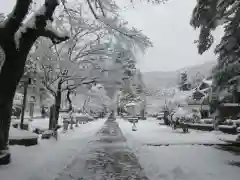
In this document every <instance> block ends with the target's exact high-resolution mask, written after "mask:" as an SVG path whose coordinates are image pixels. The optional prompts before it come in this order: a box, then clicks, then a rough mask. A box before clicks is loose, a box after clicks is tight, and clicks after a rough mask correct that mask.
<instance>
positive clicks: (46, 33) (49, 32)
mask: <svg viewBox="0 0 240 180" xmlns="http://www.w3.org/2000/svg"><path fill="white" fill-rule="evenodd" d="M39 35H40V36H43V37H47V38H50V39H51V41H52V42H53V44H59V43H61V42H63V41H66V40H67V39H68V38H69V37H68V36H67V35H65V34H60V33H59V32H58V31H57V30H55V29H54V28H53V27H52V24H51V22H50V21H47V26H46V27H45V29H44V30H43V31H41V32H40V34H39Z"/></svg>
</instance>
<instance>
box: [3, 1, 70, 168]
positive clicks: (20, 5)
mask: <svg viewBox="0 0 240 180" xmlns="http://www.w3.org/2000/svg"><path fill="white" fill-rule="evenodd" d="M31 2H32V1H31V0H25V1H22V0H17V1H16V5H15V8H14V10H13V12H12V13H10V14H9V16H8V18H7V19H6V20H5V22H4V23H2V24H1V26H0V34H1V36H0V47H1V49H2V50H3V53H2V54H0V60H1V61H2V62H3V65H2V67H0V84H1V85H2V87H1V88H0V153H1V151H2V150H4V149H7V145H8V135H9V127H10V121H11V113H12V103H13V98H14V94H15V91H16V87H17V85H18V83H19V81H20V79H21V77H22V75H23V73H24V66H25V62H26V59H27V55H28V53H29V51H30V49H31V47H32V45H33V43H34V42H35V40H36V39H37V38H38V37H40V36H44V37H49V38H50V39H51V40H52V42H53V43H56V44H57V43H60V42H62V41H65V40H66V39H67V37H66V36H65V37H63V36H61V37H60V36H59V35H58V34H56V33H55V32H54V31H53V29H52V28H46V25H47V20H52V15H53V12H54V10H55V8H56V6H57V5H58V1H57V0H46V1H45V4H44V5H43V6H44V7H42V8H44V9H45V12H44V13H38V14H36V15H35V17H32V18H31V19H30V20H29V21H30V22H31V25H33V26H26V27H23V29H21V31H19V28H20V26H21V25H22V21H23V20H24V18H25V16H26V14H27V13H28V9H29V6H30V4H31ZM32 23H34V24H32ZM17 31H18V32H17ZM9 157H10V156H9ZM0 161H1V157H0ZM5 162H7V161H5ZM0 164H1V162H0Z"/></svg>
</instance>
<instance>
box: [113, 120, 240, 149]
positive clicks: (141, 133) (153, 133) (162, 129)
mask: <svg viewBox="0 0 240 180" xmlns="http://www.w3.org/2000/svg"><path fill="white" fill-rule="evenodd" d="M117 121H118V123H119V126H120V128H121V130H122V131H123V133H124V135H125V137H127V138H128V139H131V141H138V142H139V143H141V144H207V143H209V144H218V143H223V142H222V141H221V140H219V139H220V138H226V139H235V138H236V137H237V136H235V135H227V134H223V133H221V132H206V131H197V130H192V129H189V132H190V133H186V134H185V133H182V132H183V131H182V129H177V130H172V129H171V128H170V127H167V126H164V125H159V121H158V120H155V119H150V120H146V121H139V122H138V123H137V124H136V125H137V129H138V131H132V125H131V124H130V123H129V122H128V121H124V120H122V119H118V120H117Z"/></svg>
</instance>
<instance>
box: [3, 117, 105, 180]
mask: <svg viewBox="0 0 240 180" xmlns="http://www.w3.org/2000/svg"><path fill="white" fill-rule="evenodd" d="M104 122H105V120H104V119H99V120H96V121H93V122H89V123H87V124H82V125H80V126H79V127H78V128H74V129H73V130H68V131H67V132H66V133H65V134H63V133H59V134H60V137H59V140H58V141H56V140H54V139H50V140H39V144H38V145H36V146H32V147H24V146H11V147H10V150H11V153H12V163H11V164H9V165H7V166H0V179H1V180H14V179H18V180H51V179H54V178H55V176H56V175H57V173H59V172H60V171H61V170H62V169H63V168H64V167H65V166H66V165H67V164H68V163H69V162H71V160H72V159H73V158H74V157H75V156H76V154H78V153H80V152H81V151H82V150H83V149H84V148H85V147H86V145H87V143H88V142H89V141H91V140H92V139H93V138H95V136H94V135H95V134H96V132H97V131H98V130H99V129H100V128H101V127H102V125H103V123H104ZM36 124H37V123H36V122H35V125H36ZM38 125H41V123H40V122H38ZM41 126H44V125H41Z"/></svg>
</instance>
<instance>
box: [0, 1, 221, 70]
mask: <svg viewBox="0 0 240 180" xmlns="http://www.w3.org/2000/svg"><path fill="white" fill-rule="evenodd" d="M15 1H16V0H0V2H1V3H0V5H1V6H0V12H4V13H8V12H10V11H11V10H12V8H13V5H14V3H15ZM128 1H129V0H118V3H119V5H120V6H121V7H123V6H126V8H124V9H125V11H124V12H123V13H122V15H123V16H124V18H125V19H126V20H127V21H129V23H130V24H131V25H134V26H135V27H137V28H139V29H141V30H143V32H144V33H145V34H146V35H148V36H149V38H150V39H151V40H152V42H153V43H154V47H153V48H151V49H149V50H148V51H147V53H146V54H145V56H144V57H140V63H139V67H140V69H141V70H142V71H169V70H176V69H179V68H183V67H186V66H191V65H195V64H202V63H203V62H205V61H212V60H215V59H216V57H215V56H214V54H213V50H212V49H211V50H210V52H207V53H205V54H204V55H202V56H200V55H198V53H197V48H196V44H193V41H194V40H196V39H197V38H198V32H197V31H195V30H194V29H193V28H192V27H191V26H190V25H189V21H190V17H191V13H192V10H193V8H194V6H195V3H196V1H195V0H169V2H168V3H166V4H161V5H148V4H144V3H139V4H135V6H134V7H132V6H131V5H129V4H128V3H125V2H128ZM135 1H136V0H135ZM221 34H222V32H221V30H219V31H218V32H216V33H215V37H216V39H217V40H219V36H220V35H221Z"/></svg>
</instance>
